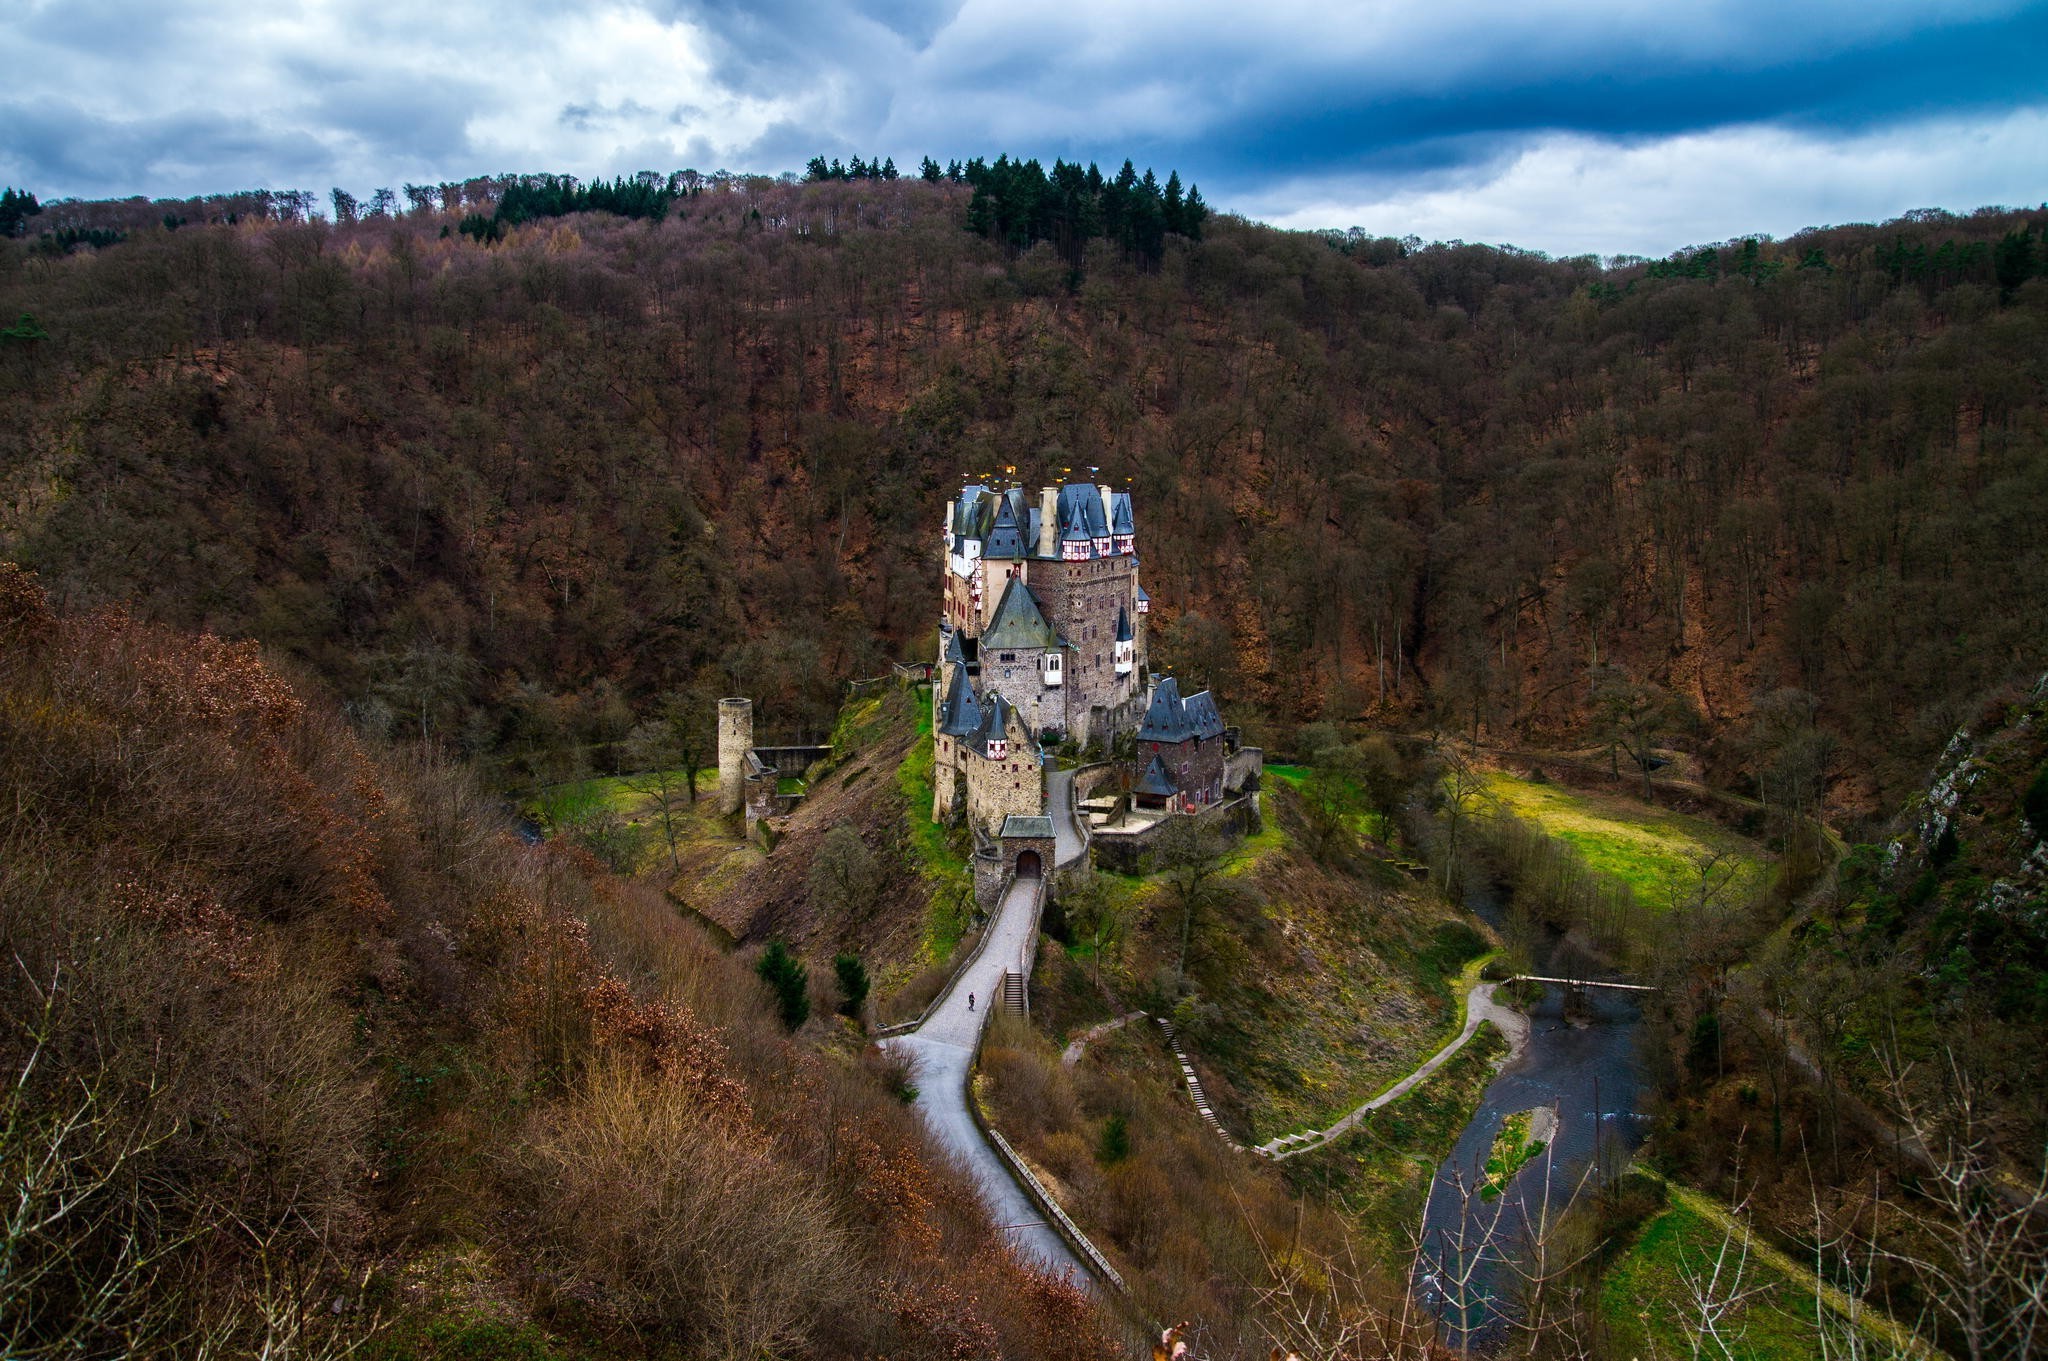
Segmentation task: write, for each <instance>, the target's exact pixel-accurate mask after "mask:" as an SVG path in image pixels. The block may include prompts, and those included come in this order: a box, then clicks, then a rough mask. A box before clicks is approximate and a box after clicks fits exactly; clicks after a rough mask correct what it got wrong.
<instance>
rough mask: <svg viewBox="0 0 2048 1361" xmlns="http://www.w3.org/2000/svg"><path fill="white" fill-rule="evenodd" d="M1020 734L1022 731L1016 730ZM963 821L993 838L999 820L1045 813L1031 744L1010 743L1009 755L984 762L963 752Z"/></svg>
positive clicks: (1042, 784) (1040, 777)
mask: <svg viewBox="0 0 2048 1361" xmlns="http://www.w3.org/2000/svg"><path fill="white" fill-rule="evenodd" d="M1017 731H1018V733H1019V735H1020V736H1021V735H1022V732H1023V729H1022V727H1021V726H1020V727H1019V728H1018V729H1017ZM964 764H965V765H966V778H967V821H968V825H969V826H971V827H973V828H975V829H976V830H977V831H981V832H987V833H989V834H990V835H994V833H995V831H996V829H997V828H1000V827H1001V826H1002V825H1003V819H1004V818H1006V817H1008V816H1010V815H1011V814H1012V813H1015V814H1017V815H1019V816H1021V817H1036V816H1037V815H1039V814H1040V813H1043V812H1044V811H1045V778H1044V776H1043V774H1042V773H1041V772H1040V770H1039V766H1038V748H1037V745H1036V744H1035V743H1028V742H1026V743H1021V744H1020V743H1019V741H1018V740H1017V739H1016V738H1012V739H1011V742H1010V754H1009V756H1008V757H1007V758H1006V759H1004V760H1001V761H987V760H983V759H982V758H981V757H980V756H978V755H976V754H974V753H973V752H969V753H967V756H966V759H965V763H964Z"/></svg>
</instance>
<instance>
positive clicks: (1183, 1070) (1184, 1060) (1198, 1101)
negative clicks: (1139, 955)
mask: <svg viewBox="0 0 2048 1361" xmlns="http://www.w3.org/2000/svg"><path fill="white" fill-rule="evenodd" d="M1159 1028H1160V1029H1161V1030H1163V1031H1165V1032H1166V1043H1167V1044H1168V1046H1170V1047H1171V1048H1172V1050H1173V1058H1174V1061H1175V1062H1176V1063H1178V1064H1180V1075H1181V1077H1182V1078H1184V1079H1185V1080H1186V1081H1187V1084H1188V1095H1189V1096H1191V1097H1193V1098H1194V1099H1195V1110H1196V1112H1197V1113H1198V1114H1199V1115H1200V1116H1201V1117H1202V1123H1203V1124H1205V1125H1207V1126H1208V1127H1209V1128H1210V1129H1212V1130H1214V1131H1216V1137H1217V1138H1219V1139H1221V1140H1223V1142H1224V1143H1226V1144H1229V1145H1230V1146H1231V1147H1232V1148H1234V1149H1236V1150H1237V1151H1238V1152H1239V1153H1242V1152H1244V1145H1243V1144H1240V1143H1239V1142H1238V1141H1237V1140H1235V1139H1233V1138H1231V1137H1230V1131H1229V1130H1227V1129H1225V1128H1223V1122H1222V1121H1220V1120H1218V1119H1217V1118H1216V1112H1214V1111H1212V1110H1210V1109H1209V1098H1208V1097H1206V1096H1204V1095H1203V1094H1202V1079H1200V1078H1198V1077H1196V1076H1195V1066H1194V1065H1193V1064H1191V1063H1189V1062H1188V1056H1187V1053H1186V1051H1184V1050H1183V1049H1182V1048H1181V1047H1180V1041H1179V1039H1177V1038H1175V1036H1174V1033H1173V1022H1171V1021H1169V1020H1167V1019H1166V1018H1165V1017H1164V1016H1161V1017H1160V1018H1159Z"/></svg>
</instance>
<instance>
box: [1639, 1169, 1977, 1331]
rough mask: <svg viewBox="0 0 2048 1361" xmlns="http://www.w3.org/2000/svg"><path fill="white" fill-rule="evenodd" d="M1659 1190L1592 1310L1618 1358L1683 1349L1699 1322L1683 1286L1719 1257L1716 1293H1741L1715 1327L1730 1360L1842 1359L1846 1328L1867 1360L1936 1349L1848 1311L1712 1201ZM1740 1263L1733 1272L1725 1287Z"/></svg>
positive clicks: (1685, 1190)
mask: <svg viewBox="0 0 2048 1361" xmlns="http://www.w3.org/2000/svg"><path fill="white" fill-rule="evenodd" d="M1667 1190H1668V1191H1669V1194H1670V1203H1669V1205H1668V1207H1667V1208H1666V1209H1665V1210H1663V1211H1662V1212H1661V1213H1659V1214H1658V1215H1657V1216H1656V1217H1655V1218H1654V1219H1652V1220H1651V1221H1650V1222H1649V1223H1648V1224H1647V1225H1645V1226H1644V1228H1643V1231H1642V1234H1641V1236H1640V1237H1638V1238H1637V1240H1636V1242H1635V1244H1634V1245H1633V1246H1632V1247H1631V1248H1630V1249H1629V1250H1628V1252H1627V1253H1626V1254H1625V1255H1623V1256H1622V1257H1621V1258H1620V1259H1619V1260H1617V1261H1616V1262H1615V1264H1614V1265H1613V1266H1612V1267H1610V1268H1609V1269H1608V1271H1607V1274H1606V1277H1605V1278H1604V1280H1603V1281H1602V1283H1601V1287H1600V1313H1601V1316H1602V1318H1603V1319H1605V1321H1606V1323H1607V1326H1608V1328H1609V1329H1610V1330H1611V1335H1612V1337H1613V1339H1614V1343H1615V1348H1616V1352H1617V1354H1619V1355H1633V1356H1689V1355H1691V1354H1692V1353H1693V1350H1694V1348H1693V1343H1692V1340H1691V1335H1690V1334H1689V1333H1688V1331H1687V1329H1686V1327H1685V1324H1684V1323H1683V1322H1681V1320H1683V1319H1688V1318H1691V1319H1697V1318H1698V1317H1699V1310H1698V1306H1697V1305H1696V1304H1694V1303H1693V1302H1692V1296H1691V1292H1690V1291H1689V1290H1688V1287H1687V1284H1686V1282H1687V1280H1688V1278H1690V1279H1692V1280H1695V1281H1697V1280H1701V1279H1703V1278H1706V1277H1708V1276H1709V1275H1711V1273H1712V1272H1713V1270H1714V1266H1715V1263H1716V1260H1717V1258H1719V1260H1720V1263H1721V1277H1720V1280H1721V1287H1722V1288H1721V1293H1723V1294H1727V1293H1730V1292H1731V1291H1733V1292H1735V1293H1744V1292H1747V1293H1748V1298H1747V1299H1745V1300H1743V1301H1742V1302H1741V1303H1740V1304H1739V1305H1738V1306H1736V1307H1735V1308H1734V1309H1733V1310H1731V1311H1730V1312H1729V1314H1728V1315H1727V1317H1726V1318H1725V1320H1724V1321H1723V1324H1722V1329H1723V1335H1724V1337H1725V1338H1729V1339H1732V1342H1731V1344H1730V1346H1729V1348H1728V1354H1729V1355H1731V1356H1733V1357H1734V1358H1736V1359H1737V1361H1808V1358H1820V1357H1823V1356H1828V1355H1845V1354H1847V1352H1848V1344H1849V1342H1850V1340H1851V1339H1849V1338H1847V1337H1846V1336H1845V1334H1846V1333H1847V1332H1848V1331H1849V1330H1850V1329H1851V1328H1852V1327H1853V1328H1854V1329H1855V1330H1856V1331H1857V1332H1859V1333H1860V1334H1861V1339H1860V1340H1861V1342H1862V1345H1863V1347H1864V1349H1865V1350H1866V1351H1867V1352H1868V1354H1870V1355H1873V1356H1911V1357H1928V1356H1937V1355H1939V1353H1935V1352H1931V1351H1930V1350H1929V1349H1928V1348H1927V1347H1926V1346H1925V1345H1924V1344H1920V1343H1918V1342H1916V1341H1915V1340H1914V1339H1913V1338H1912V1337H1910V1336H1909V1335H1908V1334H1907V1333H1906V1331H1905V1330H1904V1329H1902V1328H1900V1327H1899V1326H1898V1325H1897V1324H1896V1323H1894V1322H1893V1321H1892V1320H1891V1319H1890V1318H1889V1317H1888V1316H1886V1315H1885V1314H1884V1312H1883V1311H1882V1310H1879V1309H1874V1308H1870V1307H1867V1306H1866V1307H1864V1308H1862V1309H1859V1310H1855V1311H1853V1315H1852V1309H1851V1301H1850V1300H1849V1298H1848V1296H1846V1295H1844V1294H1843V1293H1842V1292H1841V1291H1839V1290H1836V1289H1833V1288H1832V1287H1825V1286H1819V1283H1818V1281H1817V1279H1816V1278H1815V1276H1814V1274H1813V1272H1812V1271H1811V1270H1810V1269H1809V1268H1808V1267H1807V1266H1806V1265H1804V1264H1802V1263H1800V1262H1797V1261H1795V1260H1793V1259H1792V1258H1790V1257H1788V1256H1786V1255H1785V1254H1784V1253H1782V1252H1779V1251H1778V1250H1777V1249H1775V1248H1773V1247H1771V1246H1769V1245H1768V1244H1766V1243H1764V1242H1763V1241H1762V1240H1761V1239H1758V1238H1756V1237H1754V1236H1753V1235H1751V1234H1750V1233H1749V1232H1748V1230H1747V1229H1746V1228H1745V1227H1744V1226H1743V1225H1742V1224H1741V1223H1740V1221H1738V1220H1737V1219H1736V1218H1735V1217H1734V1215H1732V1214H1731V1213H1730V1212H1729V1211H1728V1210H1727V1208H1726V1207H1725V1206H1722V1205H1721V1204H1719V1203H1718V1202H1716V1201H1715V1200H1713V1199H1712V1198H1711V1197H1709V1196H1706V1195H1703V1194H1701V1193H1700V1192H1698V1191H1695V1190H1693V1189H1692V1188H1690V1187H1687V1186H1680V1185H1678V1184H1676V1183H1667ZM1745 1241H1747V1242H1748V1245H1749V1246H1748V1255H1747V1258H1746V1260H1744V1259H1743V1258H1742V1245H1743V1243H1744V1242H1745ZM1724 1249H1725V1250H1724ZM1738 1261H1740V1262H1741V1277H1740V1280H1739V1281H1737V1282H1734V1283H1733V1284H1732V1285H1731V1282H1730V1278H1731V1276H1732V1274H1733V1273H1734V1272H1735V1270H1736V1264H1737V1263H1738ZM1852 1316H1853V1319H1854V1322H1853V1323H1852V1322H1851V1319H1852ZM1823 1334H1825V1336H1826V1338H1827V1341H1826V1343H1824V1341H1823Z"/></svg>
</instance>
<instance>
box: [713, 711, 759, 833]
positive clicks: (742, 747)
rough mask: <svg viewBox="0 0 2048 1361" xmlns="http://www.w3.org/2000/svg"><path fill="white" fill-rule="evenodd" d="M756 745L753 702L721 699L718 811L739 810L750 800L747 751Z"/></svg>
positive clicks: (731, 811)
mask: <svg viewBox="0 0 2048 1361" xmlns="http://www.w3.org/2000/svg"><path fill="white" fill-rule="evenodd" d="M753 745H754V701H752V700H751V699H721V700H720V701H718V811H719V812H721V813H737V812H739V811H740V805H742V804H744V803H745V802H746V801H747V752H748V751H749V750H750V749H751V748H752V747H753Z"/></svg>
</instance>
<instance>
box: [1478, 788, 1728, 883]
mask: <svg viewBox="0 0 2048 1361" xmlns="http://www.w3.org/2000/svg"><path fill="white" fill-rule="evenodd" d="M1486 789H1487V792H1488V794H1490V795H1491V796H1492V797H1493V798H1494V799H1495V800H1497V801H1498V802H1499V804H1500V806H1501V807H1502V808H1503V809H1505V810H1506V811H1507V812H1509V813H1512V814H1513V815H1514V816H1516V817H1518V818H1521V819H1523V820H1524V821H1526V822H1530V823H1533V824H1535V825H1536V826H1537V827H1539V828H1541V829H1542V830H1543V831H1544V832H1545V833H1546V834H1548V835H1549V836H1552V837H1555V838H1556V839H1558V840H1559V841H1562V842H1564V843H1565V844H1567V845H1569V846H1570V847H1571V848H1572V849H1573V850H1574V851H1576V852H1577V853H1578V854H1579V856H1580V858H1581V859H1582V860H1584V862H1585V863H1586V866H1587V867H1588V868H1589V869H1592V870H1594V871H1596V872H1598V873H1600V874H1604V875H1607V876H1608V877H1610V878H1612V879H1616V880H1619V881H1620V882H1622V883H1624V884H1627V885H1628V887H1629V889H1630V891H1631V892H1633V893H1634V894H1635V897H1636V901H1637V902H1639V903H1641V904H1642V905H1643V906H1644V907H1646V908H1648V909H1650V910H1652V911H1662V910H1665V909H1667V908H1669V907H1670V906H1671V905H1672V904H1673V903H1680V902H1685V901H1688V900H1689V899H1691V898H1692V897H1694V896H1696V895H1697V893H1698V892H1699V889H1700V884H1701V866H1702V865H1703V864H1704V863H1705V862H1706V861H1708V860H1710V859H1712V858H1714V857H1720V863H1719V866H1718V867H1717V869H1716V871H1715V873H1716V876H1717V881H1718V876H1719V875H1720V874H1722V873H1729V874H1731V878H1730V882H1729V883H1728V884H1727V886H1726V888H1725V889H1723V890H1722V891H1721V894H1722V897H1723V898H1724V899H1725V900H1726V901H1729V902H1733V903H1742V902H1747V901H1749V899H1751V898H1752V897H1754V896H1755V895H1756V893H1757V891H1758V890H1759V889H1761V888H1762V887H1763V883H1764V878H1765V875H1766V873H1767V860H1766V857H1765V855H1764V853H1763V851H1762V850H1761V848H1759V847H1758V846H1757V845H1756V843H1754V842H1752V841H1750V840H1748V839H1747V838H1745V837H1742V836H1739V835H1737V834H1736V833H1734V832H1731V831H1729V830H1728V829H1727V828H1725V827H1722V826H1720V825H1718V824H1716V823H1713V822H1709V821H1707V820H1706V819H1704V818H1695V817H1689V816H1687V815H1685V814H1683V813H1674V812H1672V811H1671V810H1669V809H1665V808H1658V807H1655V806H1653V805H1650V804H1646V803H1639V802H1637V801H1636V800H1634V799H1626V798H1621V797H1619V796H1617V795H1612V794H1597V793H1590V792H1587V791H1585V790H1578V789H1567V788H1563V787H1561V786H1558V785H1553V784H1538V783H1537V782H1535V781H1533V780H1524V779H1521V778H1519V777H1517V776H1513V775H1507V774H1503V773H1500V772H1493V773H1491V774H1489V775H1488V776H1487V778H1486Z"/></svg>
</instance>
